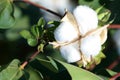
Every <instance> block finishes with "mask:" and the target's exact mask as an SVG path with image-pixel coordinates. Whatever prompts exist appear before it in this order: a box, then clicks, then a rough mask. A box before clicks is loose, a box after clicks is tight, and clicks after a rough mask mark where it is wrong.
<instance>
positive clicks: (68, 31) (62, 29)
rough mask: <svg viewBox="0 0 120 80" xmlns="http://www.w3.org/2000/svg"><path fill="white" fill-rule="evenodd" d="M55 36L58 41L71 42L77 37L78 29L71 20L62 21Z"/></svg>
mask: <svg viewBox="0 0 120 80" xmlns="http://www.w3.org/2000/svg"><path fill="white" fill-rule="evenodd" d="M54 37H55V39H56V40H57V41H58V42H70V41H72V40H73V39H75V38H77V37H78V35H77V31H76V30H75V28H74V27H73V25H72V24H71V23H69V22H62V23H61V24H60V25H59V26H58V28H56V30H55V31H54Z"/></svg>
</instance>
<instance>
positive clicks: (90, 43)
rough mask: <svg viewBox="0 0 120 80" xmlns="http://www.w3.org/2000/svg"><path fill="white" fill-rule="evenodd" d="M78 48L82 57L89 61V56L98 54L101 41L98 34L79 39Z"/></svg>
mask: <svg viewBox="0 0 120 80" xmlns="http://www.w3.org/2000/svg"><path fill="white" fill-rule="evenodd" d="M80 49H81V52H82V54H83V55H84V57H85V58H86V59H87V60H88V61H90V60H91V57H94V56H96V55H97V54H99V52H100V50H101V41H100V36H99V35H90V36H86V37H85V38H82V39H81V43H80Z"/></svg>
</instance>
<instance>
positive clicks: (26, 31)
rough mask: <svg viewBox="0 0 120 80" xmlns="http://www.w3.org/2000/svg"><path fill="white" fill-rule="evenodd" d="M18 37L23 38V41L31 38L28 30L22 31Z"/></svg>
mask: <svg viewBox="0 0 120 80" xmlns="http://www.w3.org/2000/svg"><path fill="white" fill-rule="evenodd" d="M20 35H21V36H22V37H23V38H25V39H29V38H31V37H32V35H31V34H30V32H29V31H28V30H23V31H21V32H20Z"/></svg>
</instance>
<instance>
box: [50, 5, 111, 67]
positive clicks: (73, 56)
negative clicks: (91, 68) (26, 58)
mask: <svg viewBox="0 0 120 80" xmlns="http://www.w3.org/2000/svg"><path fill="white" fill-rule="evenodd" d="M98 21H99V20H98V15H97V13H96V11H94V10H93V9H91V8H90V7H88V6H85V5H81V6H78V7H76V8H75V9H74V11H73V14H72V13H71V12H69V11H67V10H66V13H65V16H64V17H63V18H62V20H61V24H60V25H59V26H58V27H57V28H56V30H55V31H54V37H55V40H56V41H54V42H50V44H52V45H53V47H54V48H59V50H60V52H61V55H62V57H63V58H64V59H65V60H66V61H67V62H68V63H74V62H75V63H77V64H78V65H82V66H83V67H86V66H88V65H89V64H90V63H91V62H92V63H93V64H97V60H96V56H98V55H99V54H100V52H101V50H102V45H103V44H104V43H105V41H106V39H107V27H108V26H109V24H106V25H104V26H101V27H100V26H99V25H98ZM101 58H103V57H101ZM101 58H100V59H101Z"/></svg>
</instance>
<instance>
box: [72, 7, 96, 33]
mask: <svg viewBox="0 0 120 80" xmlns="http://www.w3.org/2000/svg"><path fill="white" fill-rule="evenodd" d="M73 14H74V16H75V18H76V20H77V23H78V26H79V30H80V33H81V35H85V34H86V33H87V32H88V31H91V30H93V29H96V28H97V25H98V18H97V13H96V12H95V11H94V10H93V9H91V8H89V7H87V6H78V7H77V8H75V10H74V12H73Z"/></svg>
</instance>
